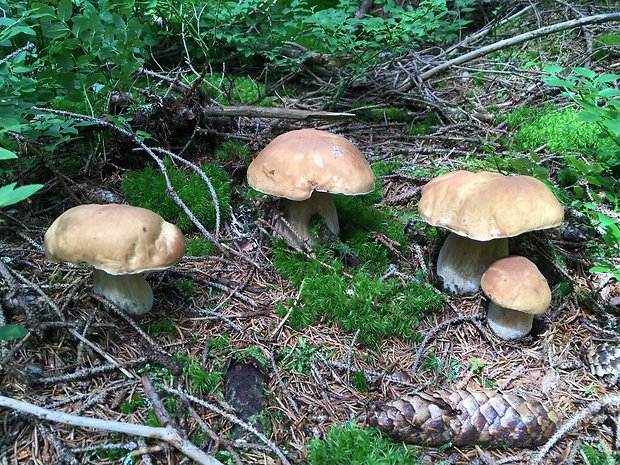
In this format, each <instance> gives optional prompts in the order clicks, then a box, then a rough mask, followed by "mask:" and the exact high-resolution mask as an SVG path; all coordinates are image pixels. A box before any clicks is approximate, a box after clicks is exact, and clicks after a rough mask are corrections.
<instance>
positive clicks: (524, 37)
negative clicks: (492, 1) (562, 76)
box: [397, 12, 620, 92]
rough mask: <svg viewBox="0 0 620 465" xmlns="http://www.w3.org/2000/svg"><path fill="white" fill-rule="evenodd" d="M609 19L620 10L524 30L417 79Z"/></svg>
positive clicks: (403, 89) (406, 86)
mask: <svg viewBox="0 0 620 465" xmlns="http://www.w3.org/2000/svg"><path fill="white" fill-rule="evenodd" d="M611 21H620V12H618V13H607V14H601V15H593V16H584V17H583V18H578V19H572V20H570V21H564V22H562V23H557V24H552V25H550V26H545V27H541V28H540V29H535V30H533V31H529V32H525V33H523V34H519V35H518V36H515V37H511V38H509V39H504V40H500V41H499V42H495V43H493V44H490V45H487V46H485V47H481V48H479V49H476V50H473V51H471V52H469V53H466V54H465V55H461V56H458V57H456V58H454V59H452V60H449V61H446V62H445V63H442V64H440V65H438V66H435V67H434V68H431V69H429V70H428V71H426V72H424V73H422V74H421V75H420V76H419V79H421V80H422V81H426V80H428V79H430V78H431V77H433V76H435V75H436V74H439V73H442V72H443V71H445V70H447V69H448V68H451V67H452V66H456V65H461V64H463V63H467V62H468V61H472V60H475V59H476V58H480V57H482V56H485V55H488V54H489V53H493V52H496V51H498V50H501V49H503V48H506V47H510V46H512V45H518V44H521V43H523V42H527V41H528V40H532V39H537V38H538V37H542V36H545V35H549V34H553V33H555V32H561V31H565V30H567V29H574V28H577V27H582V26H587V25H590V24H600V23H607V22H611ZM414 86H415V81H414V80H412V79H407V80H406V81H405V82H404V83H403V84H402V85H401V86H400V87H399V88H398V89H397V90H398V91H399V92H406V91H408V90H411V89H412V88H413V87H414Z"/></svg>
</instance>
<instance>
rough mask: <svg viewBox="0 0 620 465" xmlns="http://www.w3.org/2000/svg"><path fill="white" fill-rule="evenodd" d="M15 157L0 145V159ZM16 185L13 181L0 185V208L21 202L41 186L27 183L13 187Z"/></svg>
mask: <svg viewBox="0 0 620 465" xmlns="http://www.w3.org/2000/svg"><path fill="white" fill-rule="evenodd" d="M15 158H17V155H16V154H15V153H13V152H11V151H10V150H7V149H3V148H2V147H0V160H11V159H15ZM16 185H17V183H16V182H14V183H11V184H8V185H6V186H1V187H0V208H3V207H8V206H9V205H13V204H16V203H17V202H21V201H22V200H25V199H27V198H28V197H30V196H31V195H32V194H34V193H35V192H37V191H38V190H39V189H41V188H42V187H43V185H42V184H29V185H26V186H20V187H15V186H16Z"/></svg>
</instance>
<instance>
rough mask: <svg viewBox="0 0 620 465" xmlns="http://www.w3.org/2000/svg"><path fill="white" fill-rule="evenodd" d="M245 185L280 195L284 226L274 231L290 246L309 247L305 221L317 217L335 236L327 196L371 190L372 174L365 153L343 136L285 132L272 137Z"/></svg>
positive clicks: (330, 200)
mask: <svg viewBox="0 0 620 465" xmlns="http://www.w3.org/2000/svg"><path fill="white" fill-rule="evenodd" d="M248 183H249V184H250V186H252V187H253V188H254V189H256V190H257V191H260V192H263V193H265V194H269V195H273V196H276V197H281V198H282V200H281V204H282V207H283V210H284V219H285V220H286V223H288V224H290V226H291V227H292V228H293V229H294V230H295V233H292V232H291V231H290V229H289V228H288V227H287V225H286V224H285V222H283V221H277V222H276V224H275V228H276V230H277V231H278V232H279V233H281V234H282V235H283V236H284V237H285V238H286V239H287V240H288V241H289V242H291V243H293V244H298V243H299V240H298V239H297V237H299V238H301V239H302V240H303V241H305V242H307V243H308V244H310V245H312V244H314V243H316V238H315V237H313V236H312V233H311V226H310V219H311V218H312V216H313V215H318V216H320V217H322V218H323V219H324V220H325V223H326V225H327V227H328V228H329V230H330V231H331V232H332V233H333V234H334V235H336V236H337V235H338V234H339V233H340V226H339V224H338V213H337V212H336V206H335V205H334V198H333V196H332V195H331V194H344V195H360V194H367V193H369V192H372V190H373V189H374V187H375V176H374V173H373V172H372V170H371V169H370V166H369V165H368V162H367V161H366V159H365V158H364V155H362V153H361V152H360V151H359V150H358V149H357V147H355V145H353V144H352V143H351V142H349V141H348V140H347V139H345V138H344V137H342V136H339V135H336V134H332V133H330V132H326V131H319V130H316V129H300V130H296V131H290V132H287V133H285V134H282V135H280V136H278V137H276V138H275V139H274V140H273V141H271V142H270V143H269V144H268V145H267V146H266V147H265V148H264V149H263V150H262V151H261V152H260V153H259V154H258V155H257V156H256V158H255V159H254V160H252V163H250V166H249V167H248Z"/></svg>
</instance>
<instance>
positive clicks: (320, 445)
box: [308, 423, 418, 465]
mask: <svg viewBox="0 0 620 465" xmlns="http://www.w3.org/2000/svg"><path fill="white" fill-rule="evenodd" d="M417 459H418V452H417V451H416V450H415V449H412V448H408V447H406V446H405V445H403V444H399V443H397V442H394V441H393V440H392V439H389V438H388V437H386V436H384V435H383V434H382V433H381V432H379V431H378V430H376V429H374V428H366V429H363V428H360V427H359V426H357V425H355V424H354V423H344V424H342V425H332V426H331V427H330V429H329V431H328V432H327V436H326V437H325V439H320V440H319V439H314V440H312V441H310V443H308V463H309V464H310V465H324V464H330V465H402V464H407V465H415V464H417V463H418V461H417Z"/></svg>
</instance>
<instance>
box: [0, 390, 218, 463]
mask: <svg viewBox="0 0 620 465" xmlns="http://www.w3.org/2000/svg"><path fill="white" fill-rule="evenodd" d="M0 407H5V408H8V409H13V410H18V411H20V412H24V413H27V414H29V415H33V416H35V417H37V418H39V419H41V420H46V421H52V422H54V423H63V424H66V425H72V426H79V427H82V428H95V429H100V430H104V431H112V432H115V433H124V434H131V435H133V436H142V437H146V438H152V439H159V440H161V441H164V442H166V443H168V444H170V445H171V446H172V447H174V448H176V449H177V450H178V451H179V452H181V453H182V454H184V455H186V456H187V457H189V458H191V459H193V460H195V461H196V462H198V463H199V464H201V465H223V464H222V462H220V461H219V460H217V459H216V458H215V457H212V456H210V455H207V454H205V453H204V452H203V451H202V450H200V449H199V448H198V447H196V446H195V445H194V444H192V443H191V442H189V441H188V440H186V439H183V438H182V437H181V436H180V435H179V433H178V432H177V431H175V430H173V429H171V428H156V427H152V426H144V425H136V424H133V423H124V422H121V421H110V420H100V419H98V418H88V417H81V416H77V415H70V414H68V413H64V412H56V411H54V410H49V409H46V408H43V407H38V406H36V405H33V404H29V403H28V402H22V401H21V400H17V399H11V398H10V397H5V396H0Z"/></svg>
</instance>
